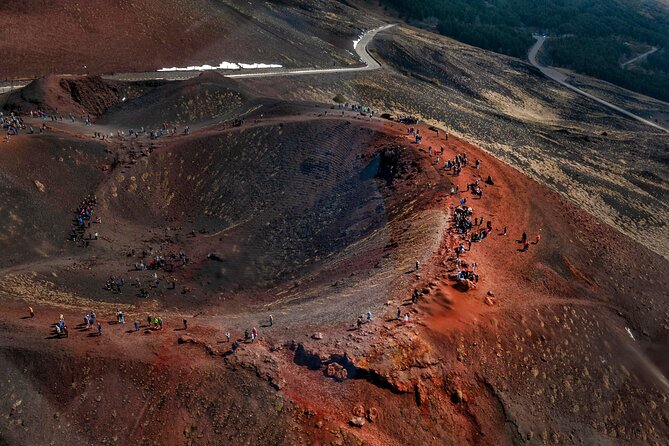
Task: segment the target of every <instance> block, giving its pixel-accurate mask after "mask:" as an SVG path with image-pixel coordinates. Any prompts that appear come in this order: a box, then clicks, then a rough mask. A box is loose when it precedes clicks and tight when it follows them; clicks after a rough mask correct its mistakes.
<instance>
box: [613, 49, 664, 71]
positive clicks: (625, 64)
mask: <svg viewBox="0 0 669 446" xmlns="http://www.w3.org/2000/svg"><path fill="white" fill-rule="evenodd" d="M657 50H659V48H658V47H656V46H654V47H653V48H651V49H650V50H648V51H646V52H645V53H643V54H639V55H638V56H636V57H633V58H631V59H630V60H628V61H627V62H623V63H621V64H620V67H621V68H625V67H626V66H627V65H630V64H633V63H635V62H638V61H640V60H641V59H645V58H646V57H648V56H650V55H651V54H653V53H654V52H655V51H657Z"/></svg>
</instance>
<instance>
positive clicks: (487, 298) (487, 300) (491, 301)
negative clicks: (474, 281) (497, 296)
mask: <svg viewBox="0 0 669 446" xmlns="http://www.w3.org/2000/svg"><path fill="white" fill-rule="evenodd" d="M483 302H484V303H485V304H486V305H490V306H493V305H495V301H494V300H493V299H491V298H490V296H486V297H485V299H483Z"/></svg>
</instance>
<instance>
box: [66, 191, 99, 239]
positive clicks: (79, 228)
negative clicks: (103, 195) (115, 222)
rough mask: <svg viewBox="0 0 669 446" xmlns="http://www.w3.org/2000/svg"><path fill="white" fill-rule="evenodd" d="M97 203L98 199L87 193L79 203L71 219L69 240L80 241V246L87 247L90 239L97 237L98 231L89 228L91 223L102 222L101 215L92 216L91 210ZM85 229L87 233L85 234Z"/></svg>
mask: <svg viewBox="0 0 669 446" xmlns="http://www.w3.org/2000/svg"><path fill="white" fill-rule="evenodd" d="M97 204H98V199H97V197H96V196H95V195H88V196H86V197H85V198H84V199H83V200H82V201H81V203H79V206H78V207H77V209H76V210H75V211H74V218H73V219H72V228H71V230H70V236H69V240H70V241H73V242H77V244H79V243H81V246H84V247H86V248H87V247H88V245H89V242H90V241H91V240H97V239H98V233H97V232H95V231H92V230H91V223H95V224H101V223H102V218H101V217H96V218H93V211H94V208H95V206H96V205H97ZM87 231H88V235H86V232H87Z"/></svg>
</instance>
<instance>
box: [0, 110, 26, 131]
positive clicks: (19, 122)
mask: <svg viewBox="0 0 669 446" xmlns="http://www.w3.org/2000/svg"><path fill="white" fill-rule="evenodd" d="M0 128H2V129H5V130H6V131H7V135H18V134H19V131H20V130H25V128H26V125H25V123H24V122H23V118H21V116H19V115H17V114H14V113H13V112H12V113H9V114H8V115H5V114H4V113H3V112H0Z"/></svg>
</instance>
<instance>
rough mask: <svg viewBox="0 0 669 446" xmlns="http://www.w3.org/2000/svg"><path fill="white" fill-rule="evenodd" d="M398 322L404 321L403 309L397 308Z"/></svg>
mask: <svg viewBox="0 0 669 446" xmlns="http://www.w3.org/2000/svg"><path fill="white" fill-rule="evenodd" d="M397 320H398V321H399V320H402V309H401V308H400V307H397Z"/></svg>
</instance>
